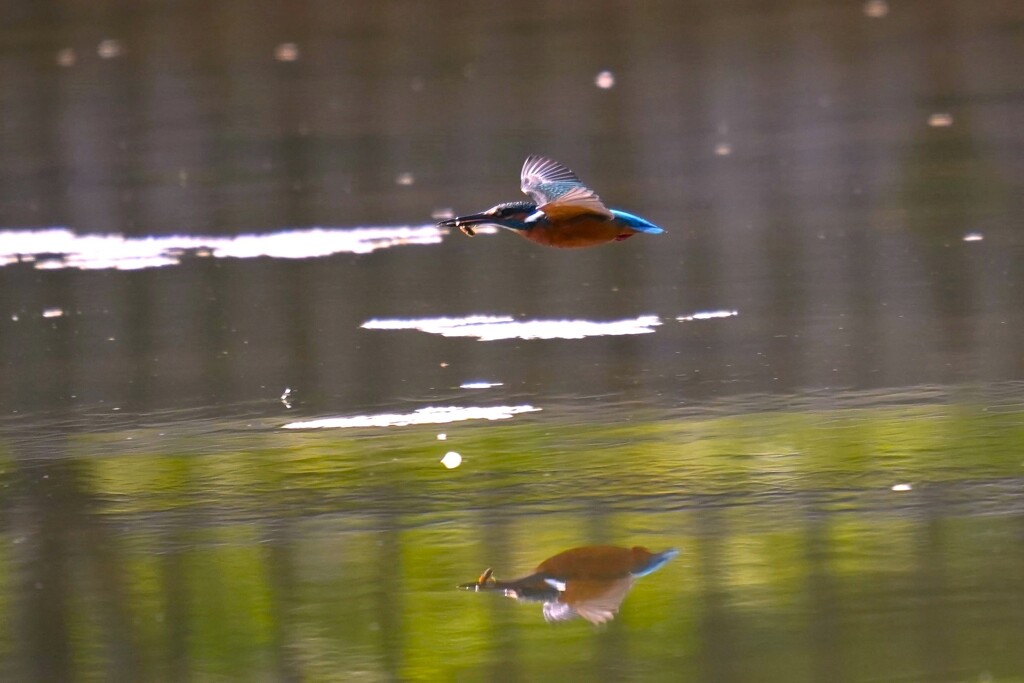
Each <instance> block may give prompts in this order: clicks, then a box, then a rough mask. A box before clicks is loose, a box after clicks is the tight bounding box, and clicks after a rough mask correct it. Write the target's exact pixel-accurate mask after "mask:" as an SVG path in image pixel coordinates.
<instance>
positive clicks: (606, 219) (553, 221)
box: [438, 154, 665, 247]
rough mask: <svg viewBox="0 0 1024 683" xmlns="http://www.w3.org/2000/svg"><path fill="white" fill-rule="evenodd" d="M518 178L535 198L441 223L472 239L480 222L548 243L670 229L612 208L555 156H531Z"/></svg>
mask: <svg viewBox="0 0 1024 683" xmlns="http://www.w3.org/2000/svg"><path fill="white" fill-rule="evenodd" d="M519 180H520V186H521V187H522V189H523V192H525V193H526V194H527V195H529V196H530V198H531V199H533V201H532V202H505V203H504V204H498V205H497V206H492V207H491V208H489V209H487V210H486V211H481V212H480V213H473V214H469V215H466V216H458V217H456V218H449V219H448V220H444V221H441V222H440V223H438V227H445V228H458V229H459V230H461V231H462V232H463V233H465V234H466V235H469V236H470V237H472V236H473V235H475V234H476V231H475V228H476V227H477V226H483V225H491V226H497V227H499V228H507V229H509V230H512V231H514V232H515V233H516V234H518V235H521V236H523V237H525V238H526V239H528V240H530V241H531V242H536V243H537V244H544V245H547V246H549V247H593V246H597V245H599V244H605V243H606V242H621V241H622V240H625V239H629V238H630V237H632V236H633V235H635V234H637V233H638V232H643V233H647V234H650V235H657V234H660V233H663V232H665V231H664V230H662V229H661V228H659V227H658V226H657V225H655V224H654V223H651V222H650V221H647V220H645V219H643V218H640V217H639V216H634V215H633V214H631V213H626V212H625V211H619V210H618V209H609V208H608V207H606V206H605V205H604V202H602V201H601V198H600V197H598V196H597V193H595V192H594V191H593V190H591V189H590V188H589V187H587V186H586V185H584V184H583V182H582V181H581V180H580V179H579V178H578V177H577V176H576V174H575V173H573V172H572V171H571V170H569V169H568V168H567V167H565V166H563V165H562V164H560V163H558V162H557V161H554V160H553V159H549V158H547V157H543V156H539V155H536V154H534V155H531V156H528V157H527V158H526V161H525V162H524V163H523V170H522V171H521V172H520V174H519Z"/></svg>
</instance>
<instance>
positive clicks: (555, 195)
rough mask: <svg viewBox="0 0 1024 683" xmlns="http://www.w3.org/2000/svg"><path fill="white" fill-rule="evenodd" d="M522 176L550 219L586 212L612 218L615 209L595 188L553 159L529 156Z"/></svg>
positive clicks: (525, 185)
mask: <svg viewBox="0 0 1024 683" xmlns="http://www.w3.org/2000/svg"><path fill="white" fill-rule="evenodd" d="M519 179H520V182H521V186H522V188H523V192H525V193H526V194H528V195H530V197H532V198H533V200H534V201H535V202H536V203H537V208H538V209H540V210H541V211H543V212H544V213H545V214H547V215H548V217H550V218H555V219H558V218H570V217H572V216H576V215H579V214H583V213H594V214H598V215H600V216H604V217H605V218H611V217H612V212H611V211H609V210H608V207H606V206H605V205H604V203H603V202H602V201H601V198H600V197H598V196H597V194H596V193H595V192H594V191H593V190H591V189H590V188H589V187H587V186H586V185H584V184H583V182H582V181H581V180H580V179H579V178H578V177H577V176H576V174H575V173H573V172H572V171H571V170H569V169H568V168H566V167H565V166H563V165H562V164H560V163H558V162H557V161H555V160H553V159H548V158H547V157H542V156H538V155H536V154H534V155H531V156H529V157H527V158H526V161H525V162H524V163H523V170H522V172H521V173H520V178H519Z"/></svg>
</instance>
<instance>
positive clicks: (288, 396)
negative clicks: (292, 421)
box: [281, 387, 295, 408]
mask: <svg viewBox="0 0 1024 683" xmlns="http://www.w3.org/2000/svg"><path fill="white" fill-rule="evenodd" d="M294 397H295V392H293V391H292V389H291V387H285V389H284V391H283V392H281V403H283V404H284V407H285V408H291V407H292V399H293V398H294Z"/></svg>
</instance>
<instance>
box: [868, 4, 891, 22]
mask: <svg viewBox="0 0 1024 683" xmlns="http://www.w3.org/2000/svg"><path fill="white" fill-rule="evenodd" d="M864 14H866V15H867V16H869V17H871V18H872V19H881V18H882V17H884V16H885V15H887V14H889V3H888V2H886V1H885V0H868V1H867V2H865V3H864Z"/></svg>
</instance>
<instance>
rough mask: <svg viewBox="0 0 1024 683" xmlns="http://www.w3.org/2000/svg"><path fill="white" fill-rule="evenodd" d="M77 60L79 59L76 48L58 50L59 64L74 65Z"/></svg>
mask: <svg viewBox="0 0 1024 683" xmlns="http://www.w3.org/2000/svg"><path fill="white" fill-rule="evenodd" d="M76 61H78V56H77V55H76V54H75V50H74V48H71V47H66V48H63V49H61V50H57V65H58V66H65V67H67V66H74V65H75V62H76Z"/></svg>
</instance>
